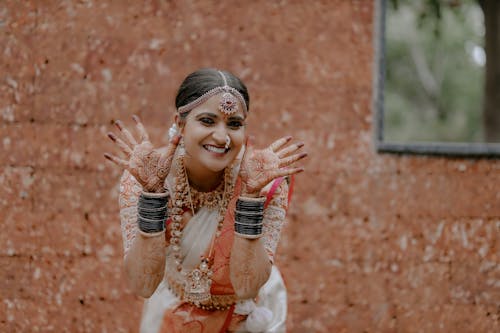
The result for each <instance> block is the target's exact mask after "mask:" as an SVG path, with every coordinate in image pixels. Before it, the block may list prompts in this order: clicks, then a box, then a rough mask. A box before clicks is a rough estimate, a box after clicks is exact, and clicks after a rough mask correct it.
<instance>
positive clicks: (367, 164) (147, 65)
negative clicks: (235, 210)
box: [0, 0, 500, 333]
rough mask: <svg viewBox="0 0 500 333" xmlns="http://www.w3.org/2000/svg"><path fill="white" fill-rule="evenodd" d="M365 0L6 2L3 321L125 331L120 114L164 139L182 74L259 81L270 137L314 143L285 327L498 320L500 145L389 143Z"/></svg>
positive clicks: (129, 322)
mask: <svg viewBox="0 0 500 333" xmlns="http://www.w3.org/2000/svg"><path fill="white" fill-rule="evenodd" d="M373 10H374V8H373V3H372V1H369V0H351V1H348V0H331V1H298V0H297V1H263V0H259V1H160V0H157V1H145V2H142V1H128V2H127V3H126V2H121V1H120V2H118V1H113V2H112V1H22V2H20V1H2V2H1V4H0V33H1V34H0V45H2V47H1V50H2V52H3V54H2V57H1V60H0V74H1V75H0V122H1V123H0V128H1V139H2V142H1V147H2V148H1V149H0V165H1V169H0V221H1V232H0V244H1V246H0V293H1V294H0V301H1V303H0V331H2V332H30V331H33V332H36V331H44V332H45V331H54V332H62V331H70V332H134V331H136V330H137V325H138V320H139V318H140V309H141V300H140V298H138V297H135V296H133V295H132V294H131V293H130V291H129V290H128V289H127V287H126V284H125V281H124V276H123V273H122V266H121V265H122V262H121V258H122V249H121V236H120V227H119V219H118V211H117V181H118V177H119V171H118V170H116V169H115V168H114V167H113V166H111V165H110V164H108V163H107V162H106V161H105V160H104V158H103V157H102V154H103V153H104V152H105V151H110V149H111V144H110V143H109V142H108V141H109V140H108V139H107V138H106V137H105V133H106V132H107V131H108V130H109V129H110V128H111V126H110V124H111V122H112V120H114V119H117V118H120V119H123V120H125V122H126V123H128V124H131V121H130V116H131V115H132V114H134V113H137V114H139V115H140V116H141V117H142V118H143V120H144V122H145V124H146V126H147V127H148V128H149V130H150V131H151V133H152V137H153V138H154V141H155V142H156V143H158V144H161V143H165V136H166V130H167V128H168V126H169V123H170V119H171V117H172V113H173V98H174V95H175V90H176V88H177V87H178V85H179V83H180V82H181V80H182V79H183V77H184V76H185V75H186V74H188V73H189V72H191V71H193V70H195V69H197V68H199V67H205V66H213V67H219V68H227V69H229V70H231V71H233V72H235V73H236V74H238V75H239V76H241V77H242V78H243V79H244V81H245V82H246V83H247V85H248V87H249V89H250V93H251V98H252V100H251V116H250V119H251V120H250V131H251V132H252V133H253V134H254V135H255V136H256V142H257V144H259V145H263V144H265V143H268V142H270V141H271V140H273V139H275V138H277V137H279V136H281V135H285V134H293V135H295V137H296V138H297V139H299V140H303V141H304V142H305V143H306V145H307V150H308V151H309V153H310V157H309V159H308V161H307V162H306V163H305V166H306V172H305V173H304V174H301V175H300V176H299V177H298V178H297V183H296V192H295V195H294V198H293V207H292V208H291V210H290V212H289V220H290V221H289V224H288V226H287V228H286V230H285V233H284V235H283V238H282V242H281V244H280V248H279V255H278V259H277V262H278V265H279V266H280V267H281V268H282V270H283V273H284V276H285V279H286V282H287V285H288V288H289V321H288V326H289V331H290V332H301V333H302V332H438V331H439V332H494V331H497V330H498V329H499V325H500V323H499V315H500V314H499V307H500V303H499V300H500V268H499V263H500V257H499V240H498V234H499V228H500V204H499V199H500V190H499V186H498V185H499V181H500V164H499V163H498V161H497V160H480V159H444V158H435V157H432V158H431V157H409V156H391V155H379V154H377V153H376V152H375V151H374V145H373V139H372V138H373V116H372V111H371V96H372V89H373V87H372V63H373V50H372V39H373V36H372V34H373Z"/></svg>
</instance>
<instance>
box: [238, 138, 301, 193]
mask: <svg viewBox="0 0 500 333" xmlns="http://www.w3.org/2000/svg"><path fill="white" fill-rule="evenodd" d="M291 139H292V137H284V138H281V139H279V140H276V141H275V142H273V143H272V144H271V145H270V146H269V147H267V148H265V149H254V148H253V147H251V146H250V145H248V140H247V145H246V146H247V148H246V152H245V155H244V157H243V161H242V162H241V170H240V177H241V180H242V186H243V189H242V194H243V195H251V196H258V195H259V193H260V191H261V190H262V188H263V187H264V186H266V185H267V184H268V183H270V182H271V181H272V180H273V179H276V178H278V177H284V176H290V175H293V174H295V173H298V172H301V171H303V170H304V169H303V168H300V167H293V168H287V167H289V166H290V165H292V164H293V163H295V162H297V161H299V160H301V159H303V158H304V157H306V156H307V153H297V151H298V150H299V149H300V148H302V146H303V145H304V144H302V143H295V144H292V145H288V146H287V143H288V142H289V141H290V140H291Z"/></svg>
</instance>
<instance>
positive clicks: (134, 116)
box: [132, 114, 139, 123]
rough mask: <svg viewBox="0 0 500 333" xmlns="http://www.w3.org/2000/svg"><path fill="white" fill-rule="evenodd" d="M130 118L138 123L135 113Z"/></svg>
mask: <svg viewBox="0 0 500 333" xmlns="http://www.w3.org/2000/svg"><path fill="white" fill-rule="evenodd" d="M132 119H134V121H135V122H136V123H138V122H139V117H137V116H136V115H135V114H134V115H133V116H132Z"/></svg>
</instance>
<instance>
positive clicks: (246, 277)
mask: <svg viewBox="0 0 500 333" xmlns="http://www.w3.org/2000/svg"><path fill="white" fill-rule="evenodd" d="M290 139H291V137H287V138H283V139H280V140H278V141H276V142H274V143H273V144H271V146H269V147H268V148H267V149H264V150H260V151H258V150H253V149H252V148H251V147H249V146H248V145H247V150H246V152H245V155H244V157H243V160H242V163H241V169H240V176H241V179H242V197H258V196H259V194H260V192H261V190H262V188H263V187H264V186H265V185H266V184H268V183H269V182H271V181H272V180H273V179H276V178H278V177H282V176H287V175H291V174H294V173H298V172H301V171H302V169H301V168H290V169H285V167H287V166H289V165H291V164H293V163H294V162H296V161H298V160H300V159H302V158H304V157H305V156H306V154H304V153H303V154H297V153H296V152H297V151H298V150H299V149H300V148H301V147H302V146H303V144H301V143H298V144H294V145H291V146H288V147H284V146H285V145H286V143H288V142H289V141H290ZM287 195H288V188H287V186H286V185H284V184H283V183H282V184H281V188H279V189H278V191H277V193H276V196H273V197H274V199H273V202H271V205H270V206H269V207H268V208H267V209H266V210H264V218H263V219H262V223H263V235H262V236H263V237H260V238H258V239H248V238H251V237H254V236H256V235H257V234H255V233H254V232H255V231H256V230H259V229H258V227H257V229H254V231H249V232H251V234H250V235H251V237H246V236H244V237H240V235H238V233H236V235H235V239H234V243H233V248H232V252H231V257H230V268H231V270H230V278H231V283H232V285H233V288H234V290H235V293H236V295H237V296H238V297H239V298H241V299H248V298H254V297H255V296H257V294H258V292H259V289H260V288H261V287H262V285H264V283H266V281H267V280H268V279H269V275H270V273H271V268H272V258H273V255H274V251H275V248H276V243H277V240H278V238H279V233H280V231H281V227H282V224H283V221H284V216H285V214H284V213H285V209H286V202H287V200H286V199H285V200H282V199H281V196H285V198H286V197H287ZM280 203H281V204H280ZM251 210H253V209H251ZM258 211H259V209H257V210H256V211H255V210H254V211H247V212H246V213H245V212H242V213H243V215H244V214H250V216H255V213H257V214H259V213H258ZM261 212H262V211H261ZM276 212H278V213H276ZM279 213H281V214H279ZM266 215H267V217H266ZM247 218H250V220H249V221H245V222H242V223H243V224H239V223H238V222H239V221H238V214H236V221H235V227H236V226H238V225H239V226H242V225H244V224H245V223H248V222H251V221H252V220H253V219H254V218H253V217H242V219H247ZM252 223H257V224H256V225H258V224H259V223H258V222H256V221H255V222H252ZM240 228H243V229H242V231H244V228H246V227H240ZM250 229H252V228H250ZM257 232H258V231H257ZM257 236H258V235H257Z"/></svg>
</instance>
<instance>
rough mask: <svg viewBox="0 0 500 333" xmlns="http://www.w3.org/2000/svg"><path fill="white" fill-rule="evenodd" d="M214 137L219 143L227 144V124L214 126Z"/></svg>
mask: <svg viewBox="0 0 500 333" xmlns="http://www.w3.org/2000/svg"><path fill="white" fill-rule="evenodd" d="M212 137H213V138H214V140H215V143H216V144H217V145H225V144H226V137H227V130H226V126H224V124H219V125H217V126H216V127H215V128H214V132H213V133H212Z"/></svg>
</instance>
